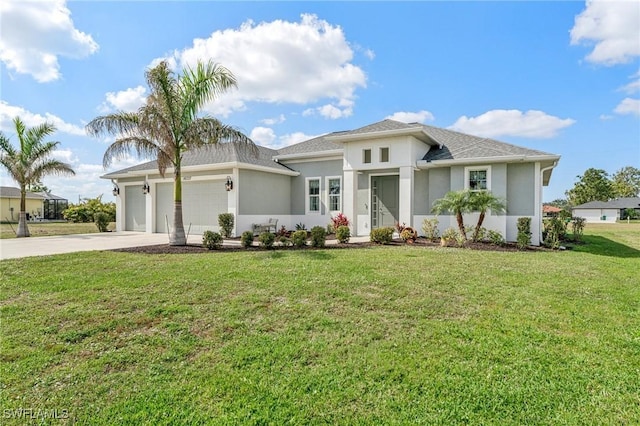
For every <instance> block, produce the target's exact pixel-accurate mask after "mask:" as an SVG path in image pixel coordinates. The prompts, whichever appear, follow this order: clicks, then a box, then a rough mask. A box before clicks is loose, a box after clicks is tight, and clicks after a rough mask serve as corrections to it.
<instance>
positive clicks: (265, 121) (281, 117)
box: [260, 114, 286, 126]
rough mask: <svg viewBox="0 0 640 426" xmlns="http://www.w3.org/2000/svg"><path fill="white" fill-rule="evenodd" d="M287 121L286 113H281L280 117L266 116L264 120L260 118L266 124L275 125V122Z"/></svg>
mask: <svg viewBox="0 0 640 426" xmlns="http://www.w3.org/2000/svg"><path fill="white" fill-rule="evenodd" d="M285 121H286V118H285V116H284V114H280V115H279V116H278V117H275V118H265V119H264V120H260V122H261V123H262V124H266V125H267V126H273V125H274V124H280V123H284V122H285Z"/></svg>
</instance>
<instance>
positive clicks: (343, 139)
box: [326, 127, 442, 146]
mask: <svg viewBox="0 0 640 426" xmlns="http://www.w3.org/2000/svg"><path fill="white" fill-rule="evenodd" d="M393 136H413V137H415V138H416V139H418V140H420V141H422V142H424V143H426V144H427V145H431V146H441V145H442V144H441V143H439V142H437V141H436V140H434V139H433V138H432V137H431V136H429V135H428V134H427V132H425V130H424V129H423V128H422V127H410V128H407V129H393V130H379V131H376V132H365V133H352V134H345V135H334V136H326V139H327V140H328V141H330V142H334V143H347V142H354V141H359V140H363V139H380V138H386V137H393Z"/></svg>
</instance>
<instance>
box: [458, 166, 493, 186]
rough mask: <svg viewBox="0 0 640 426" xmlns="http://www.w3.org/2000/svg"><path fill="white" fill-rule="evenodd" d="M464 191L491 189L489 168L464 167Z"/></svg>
mask: <svg viewBox="0 0 640 426" xmlns="http://www.w3.org/2000/svg"><path fill="white" fill-rule="evenodd" d="M464 170H465V183H464V187H465V189H470V190H471V191H486V190H490V189H491V167H489V166H482V167H465V169H464Z"/></svg>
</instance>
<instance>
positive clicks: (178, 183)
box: [169, 167, 187, 246]
mask: <svg viewBox="0 0 640 426" xmlns="http://www.w3.org/2000/svg"><path fill="white" fill-rule="evenodd" d="M173 200H174V203H173V231H171V236H170V237H169V245H170V246H186V245H187V237H186V236H185V235H184V223H183V221H182V173H181V172H180V167H176V171H175V175H174V182H173Z"/></svg>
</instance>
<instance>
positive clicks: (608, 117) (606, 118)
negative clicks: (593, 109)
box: [599, 114, 613, 121]
mask: <svg viewBox="0 0 640 426" xmlns="http://www.w3.org/2000/svg"><path fill="white" fill-rule="evenodd" d="M599 118H600V120H602V121H606V120H612V119H613V116H612V115H608V114H600V117H599Z"/></svg>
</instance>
